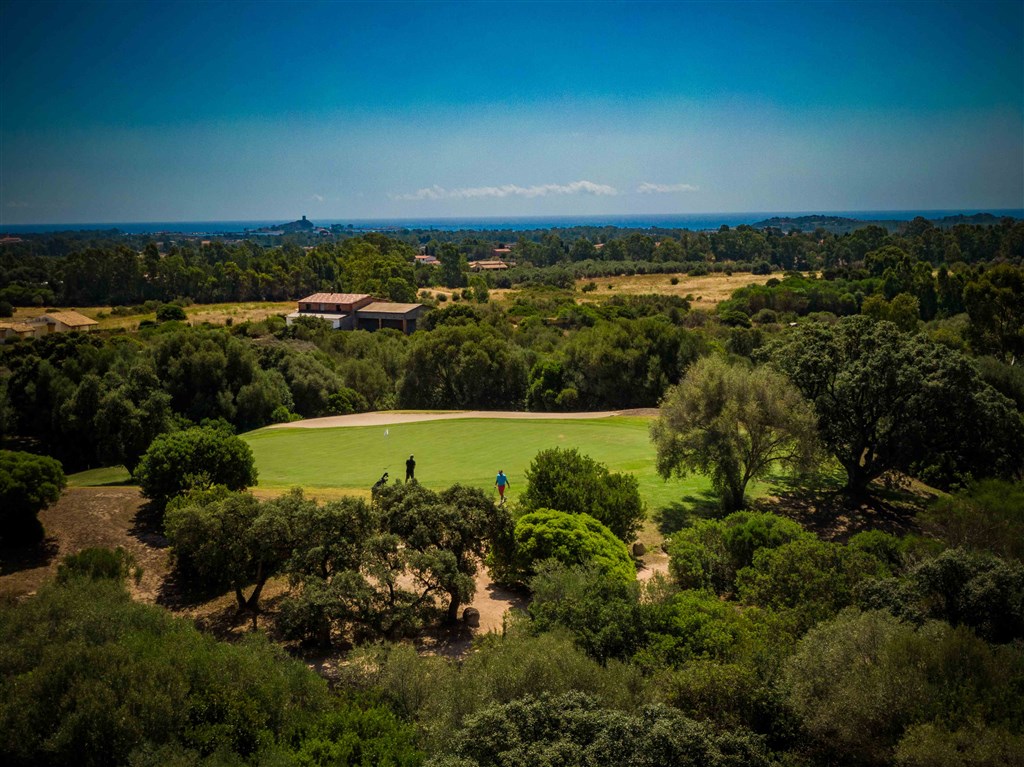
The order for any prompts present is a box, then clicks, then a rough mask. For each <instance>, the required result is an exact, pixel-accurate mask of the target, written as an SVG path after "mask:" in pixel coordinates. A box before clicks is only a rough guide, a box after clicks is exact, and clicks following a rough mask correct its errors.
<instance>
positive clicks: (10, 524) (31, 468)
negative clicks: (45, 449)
mask: <svg viewBox="0 0 1024 767" xmlns="http://www.w3.org/2000/svg"><path fill="white" fill-rule="evenodd" d="M66 484H67V480H66V479H65V478H64V469H63V468H62V467H61V465H60V461H57V460H55V459H53V458H49V457H47V456H45V455H35V454H33V453H23V452H21V451H19V450H0V541H2V542H3V543H5V544H18V543H30V542H33V541H38V540H40V539H42V537H43V526H42V525H41V524H40V523H39V519H38V518H37V515H38V514H39V512H40V511H42V510H43V509H45V508H46V507H47V506H49V505H50V504H51V503H54V502H56V501H57V499H58V498H60V493H61V490H63V489H64V486H65V485H66Z"/></svg>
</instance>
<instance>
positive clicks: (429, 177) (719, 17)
mask: <svg viewBox="0 0 1024 767" xmlns="http://www.w3.org/2000/svg"><path fill="white" fill-rule="evenodd" d="M1022 8H1024V6H1022V3H1020V2H1014V3H937V2H917V3H865V2H856V3H842V2H830V3H824V2H822V3H769V2H759V3H740V2H736V3H730V2H719V3H628V4H627V3H583V2H573V3H568V2H567V3H457V4H456V3H375V4H362V3H273V2H262V3H173V4H171V3H145V2H137V3H129V2H122V3H73V2H59V3H53V2H33V3H22V2H7V0H4V2H3V3H2V19H0V21H2V24H0V139H2V144H0V222H4V223H20V222H30V221H48V220H49V221H53V220H66V221H85V220H133V219H135V220H141V219H160V220H169V219H174V218H208V219H209V218H236V217H239V218H247V217H252V218H263V217H267V218H278V217H282V216H284V217H287V216H288V215H290V214H293V213H298V212H309V213H310V214H311V217H313V216H314V215H320V216H323V217H327V216H330V217H343V216H346V215H351V216H373V215H380V216H388V215H404V216H419V215H444V214H447V215H502V214H561V213H567V212H579V213H594V212H637V211H649V212H652V213H653V212H691V211H708V210H781V209H801V210H812V209H833V210H835V209H858V208H867V209H881V208H887V207H888V208H928V207H935V208H955V207H964V208H981V207H986V206H990V207H1002V208H1015V207H1022V206H1024V199H1022V198H1024V149H1022V144H1024V135H1022V134H1024V129H1022V125H1024V116H1022V113H1024V10H1022ZM577 182H586V183H584V184H580V183H577ZM300 208H301V211H300Z"/></svg>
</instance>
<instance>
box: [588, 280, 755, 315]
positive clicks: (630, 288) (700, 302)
mask: <svg viewBox="0 0 1024 767" xmlns="http://www.w3.org/2000/svg"><path fill="white" fill-rule="evenodd" d="M673 277H675V278H676V279H678V280H679V283H678V284H677V285H673V284H672V278H673ZM769 279H771V275H763V274H751V273H750V272H736V273H734V274H731V275H728V274H708V275H705V276H703V277H690V276H688V275H686V274H635V275H632V276H629V277H600V278H598V277H595V278H593V279H584V280H577V281H576V289H577V290H579V289H581V288H582V287H583V286H584V285H586V284H587V283H588V282H594V283H595V284H596V285H597V289H596V290H594V291H591V292H589V293H583V294H582V295H583V296H584V297H585V298H587V299H598V298H600V299H604V298H608V297H610V296H622V295H640V294H643V293H658V294H660V295H669V296H681V297H684V298H685V297H686V296H687V295H689V294H692V295H693V298H694V303H693V306H694V307H695V308H700V307H702V306H703V307H713V306H715V305H716V304H718V303H720V302H722V301H725V300H726V299H727V298H729V297H730V296H732V293H733V291H734V290H738V289H739V288H744V287H746V286H747V285H763V284H764V283H766V282H767V281H768V280H769ZM609 285H611V286H612V287H611V288H609V287H608V286H609Z"/></svg>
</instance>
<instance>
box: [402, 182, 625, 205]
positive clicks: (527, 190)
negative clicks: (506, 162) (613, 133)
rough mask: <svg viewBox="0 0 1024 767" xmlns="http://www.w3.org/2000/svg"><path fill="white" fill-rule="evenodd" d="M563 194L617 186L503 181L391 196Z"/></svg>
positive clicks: (438, 197) (436, 197)
mask: <svg viewBox="0 0 1024 767" xmlns="http://www.w3.org/2000/svg"><path fill="white" fill-rule="evenodd" d="M564 194H593V195H616V194H618V190H617V189H616V188H615V187H613V186H608V184H595V183H594V182H593V181H585V180H581V181H573V182H571V183H569V184H535V185H533V186H518V185H516V184H503V185H502V186H471V187H463V188H460V189H445V188H444V187H443V186H438V185H437V184H434V186H428V187H424V188H423V189H417V190H416V191H415V192H412V193H411V194H391V195H388V196H389V197H390V198H391V199H392V200H468V199H475V198H480V197H499V198H500V197H547V196H549V195H564Z"/></svg>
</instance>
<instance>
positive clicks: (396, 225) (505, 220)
mask: <svg viewBox="0 0 1024 767" xmlns="http://www.w3.org/2000/svg"><path fill="white" fill-rule="evenodd" d="M984 213H988V214H991V215H992V216H995V217H996V218H1002V217H1005V216H1009V217H1011V218H1017V219H1024V209H1009V210H1000V209H950V210H885V211H871V210H867V211H864V210H861V211H781V212H780V211H767V212H752V213H681V214H628V215H627V214H614V215H603V216H602V215H585V216H507V217H471V216H467V217H451V218H445V217H436V218H391V219H367V218H350V219H343V218H324V219H317V218H316V217H315V216H314V217H313V219H312V220H313V221H314V222H315V223H316V224H317V225H318V226H325V227H331V226H341V227H351V228H352V229H355V230H360V231H384V232H387V231H401V230H431V229H435V230H439V231H458V230H477V231H528V230H531V229H565V228H570V227H580V226H587V227H603V226H608V227H617V228H620V229H690V230H691V231H707V230H714V229H719V228H720V227H722V226H729V227H735V226H740V225H743V224H747V225H754V224H759V223H763V222H766V221H770V220H787V219H797V218H803V217H812V218H826V217H835V218H844V219H854V220H856V221H858V222H872V221H889V222H892V221H911V220H913V219H914V218H916V217H918V216H921V217H923V218H926V219H928V220H930V221H936V220H939V219H943V218H947V217H950V216H960V215H962V216H973V215H977V214H984ZM293 218H294V217H293ZM288 220H289V219H288V217H283V218H281V219H277V220H265V221H136V222H104V223H57V224H4V223H0V233H3V234H8V235H16V234H37V233H38V234H42V233H48V232H63V231H110V230H115V229H116V230H118V231H119V232H122V233H124V234H160V233H165V232H166V233H173V234H190V235H203V234H210V235H225V234H231V233H243V232H247V233H250V234H253V233H257V230H260V229H264V230H266V229H268V228H272V227H274V226H277V225H280V224H282V223H284V222H285V221H288Z"/></svg>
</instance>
